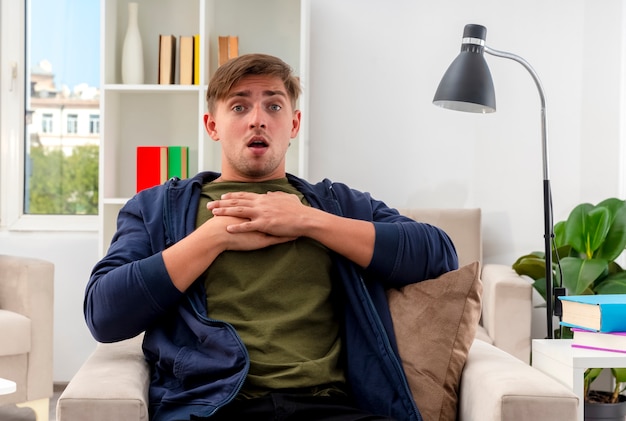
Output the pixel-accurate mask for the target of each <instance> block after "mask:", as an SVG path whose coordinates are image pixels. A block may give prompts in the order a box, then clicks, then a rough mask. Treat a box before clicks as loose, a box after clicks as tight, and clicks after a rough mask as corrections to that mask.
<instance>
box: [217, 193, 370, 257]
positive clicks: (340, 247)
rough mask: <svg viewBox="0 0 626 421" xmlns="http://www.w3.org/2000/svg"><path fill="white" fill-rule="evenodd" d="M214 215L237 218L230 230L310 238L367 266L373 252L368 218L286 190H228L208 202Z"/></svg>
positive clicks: (229, 231)
mask: <svg viewBox="0 0 626 421" xmlns="http://www.w3.org/2000/svg"><path fill="white" fill-rule="evenodd" d="M207 208H208V209H209V210H210V211H212V212H213V215H214V217H220V218H222V217H227V216H228V217H236V218H240V219H241V220H243V221H241V222H239V223H229V224H228V225H227V226H226V230H227V232H228V233H231V234H233V235H242V234H244V233H263V234H267V235H269V236H272V237H278V238H290V239H295V238H298V237H308V238H312V239H313V240H317V241H319V242H320V243H322V244H323V245H325V246H326V247H328V248H329V249H331V250H333V251H335V252H337V253H339V254H341V255H343V256H344V257H346V258H348V259H350V260H352V261H353V262H355V263H357V264H358V265H360V266H362V267H366V266H367V265H368V264H369V262H370V261H371V259H372V254H373V252H374V240H375V236H376V235H375V231H374V225H373V224H372V223H371V222H368V221H360V220H357V219H350V218H343V217H340V216H337V215H333V214H331V213H328V212H324V211H322V210H320V209H316V208H313V207H310V206H306V205H303V204H302V203H301V202H300V199H299V198H298V196H296V195H294V194H289V193H284V192H269V193H266V194H257V193H246V192H236V193H227V194H225V195H223V196H222V197H221V199H220V200H216V201H213V202H209V204H208V205H207Z"/></svg>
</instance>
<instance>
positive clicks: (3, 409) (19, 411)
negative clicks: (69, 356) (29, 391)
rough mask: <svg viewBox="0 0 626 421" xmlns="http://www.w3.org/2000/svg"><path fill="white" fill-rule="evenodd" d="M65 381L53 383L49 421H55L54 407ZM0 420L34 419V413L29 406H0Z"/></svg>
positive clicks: (30, 420) (26, 420) (18, 420)
mask: <svg viewBox="0 0 626 421" xmlns="http://www.w3.org/2000/svg"><path fill="white" fill-rule="evenodd" d="M65 386H67V383H55V384H54V393H53V395H52V398H50V418H49V421H56V407H57V400H59V396H61V393H63V390H65ZM0 420H2V421H36V420H35V413H34V412H33V410H32V409H30V408H18V407H17V406H15V405H10V404H9V405H1V406H0Z"/></svg>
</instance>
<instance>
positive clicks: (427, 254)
mask: <svg viewBox="0 0 626 421" xmlns="http://www.w3.org/2000/svg"><path fill="white" fill-rule="evenodd" d="M374 228H375V231H376V241H375V243H374V254H373V256H372V260H371V262H370V264H369V266H368V267H367V270H368V271H372V272H374V273H375V274H376V275H378V277H379V278H382V279H383V281H384V282H385V283H386V284H387V286H388V287H401V286H404V285H406V284H409V283H415V282H421V281H424V280H427V279H434V278H436V277H438V276H440V275H442V274H444V273H446V272H449V271H451V270H454V269H457V268H458V258H457V254H456V250H455V247H454V245H453V244H452V241H451V240H450V238H449V237H448V235H447V234H446V233H445V232H444V231H443V230H441V229H440V228H437V227H435V226H432V225H429V224H426V223H421V222H417V221H414V220H412V219H410V218H405V217H402V216H399V218H394V221H393V222H388V221H387V222H381V221H374Z"/></svg>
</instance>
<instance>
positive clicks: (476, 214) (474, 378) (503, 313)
mask: <svg viewBox="0 0 626 421" xmlns="http://www.w3.org/2000/svg"><path fill="white" fill-rule="evenodd" d="M402 212H403V213H404V214H406V215H408V216H410V217H413V218H414V219H417V220H420V221H422V222H427V223H432V224H434V225H437V226H439V227H441V228H443V229H444V230H446V232H448V234H449V235H450V236H451V238H452V240H453V242H454V243H455V245H456V247H457V251H458V253H459V257H460V264H461V265H465V264H467V263H471V262H472V261H477V260H478V261H480V260H481V258H482V244H481V227H480V225H481V213H480V210H479V209H431V210H428V209H411V210H403V211H402ZM481 278H482V282H483V308H482V321H481V327H480V328H479V330H478V333H477V335H476V339H475V340H474V342H473V344H472V346H471V349H470V352H469V355H468V358H467V361H466V364H465V367H464V369H463V374H462V376H461V382H460V391H459V407H458V419H459V420H466V421H490V420H494V421H495V420H506V421H526V420H528V421H531V420H532V421H536V420H551V421H561V420H562V421H571V420H574V419H576V410H577V407H578V398H577V397H576V395H574V393H573V392H572V391H570V390H569V389H567V388H566V387H565V386H562V385H561V384H560V383H558V382H556V381H555V380H553V379H551V378H549V377H548V376H546V375H545V374H543V373H541V372H540V371H538V370H536V369H534V368H532V367H531V366H529V365H528V361H529V358H530V344H531V337H530V317H531V312H532V302H531V293H532V290H531V286H530V284H529V283H528V282H527V281H525V280H524V279H521V278H520V277H518V276H517V275H516V274H515V272H514V271H513V270H512V269H510V267H508V266H502V265H485V266H484V267H483V269H482V276H481ZM494 345H495V346H494ZM148 383H149V368H148V366H147V365H146V363H145V361H144V358H143V354H142V351H141V335H140V336H138V337H136V338H133V339H129V340H126V341H122V342H119V343H114V344H98V345H97V347H96V349H95V351H94V352H93V354H92V355H91V356H90V357H89V358H88V360H87V361H86V362H85V363H84V364H83V366H82V367H81V368H80V370H79V371H78V373H77V374H76V375H75V377H74V378H73V379H72V381H71V382H70V383H69V385H68V387H67V388H66V389H65V391H64V392H63V394H62V395H61V397H60V399H59V401H58V404H57V420H58V421H78V420H86V419H89V420H90V421H108V420H112V419H115V420H120V421H139V420H147V419H148V410H147V399H148Z"/></svg>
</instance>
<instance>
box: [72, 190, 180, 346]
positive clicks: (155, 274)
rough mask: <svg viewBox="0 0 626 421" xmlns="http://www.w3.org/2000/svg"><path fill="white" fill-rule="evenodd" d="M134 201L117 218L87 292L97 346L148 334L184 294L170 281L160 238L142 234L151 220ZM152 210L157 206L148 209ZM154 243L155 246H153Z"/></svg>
mask: <svg viewBox="0 0 626 421" xmlns="http://www.w3.org/2000/svg"><path fill="white" fill-rule="evenodd" d="M139 202H140V201H139V200H138V199H137V196H135V198H133V199H131V200H129V202H128V203H127V204H126V205H125V206H124V207H123V208H122V210H121V211H120V213H119V215H118V221H117V224H118V225H117V232H116V234H115V236H114V238H113V240H112V242H111V246H110V247H109V251H108V252H107V255H106V256H105V257H104V258H103V259H102V260H100V261H99V262H98V263H97V264H96V266H95V267H94V269H93V271H92V273H91V277H90V279H89V282H88V284H87V287H86V291H85V300H84V305H83V310H84V314H85V320H86V322H87V326H88V327H89V330H90V331H91V333H92V335H93V336H94V338H95V339H96V340H97V341H100V342H115V341H119V340H123V339H128V338H131V337H133V336H136V335H138V334H139V333H141V332H143V331H144V330H146V329H147V328H148V327H150V325H151V324H152V323H153V322H154V321H155V320H156V319H157V318H159V317H160V316H162V315H163V314H164V313H165V312H167V311H168V310H169V309H171V308H172V307H173V306H174V305H175V304H177V303H178V302H179V300H180V298H181V297H182V295H183V294H182V293H181V292H180V291H179V290H178V289H177V288H176V287H175V286H174V284H173V283H172V280H171V278H170V277H169V275H168V273H167V270H166V269H165V264H164V262H163V258H162V255H161V252H162V250H163V248H164V247H165V244H164V241H159V240H158V239H159V238H163V237H164V236H163V235H159V233H158V232H156V233H155V232H153V229H152V228H153V227H158V226H160V225H162V224H151V225H150V226H151V232H150V233H149V232H148V230H147V229H146V223H149V222H150V221H149V219H150V218H157V217H158V216H159V212H154V215H152V214H150V213H148V214H145V213H144V211H145V209H141V207H140V206H139ZM152 204H153V207H154V208H157V207H158V203H154V202H153V203H152ZM155 239H156V240H155Z"/></svg>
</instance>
